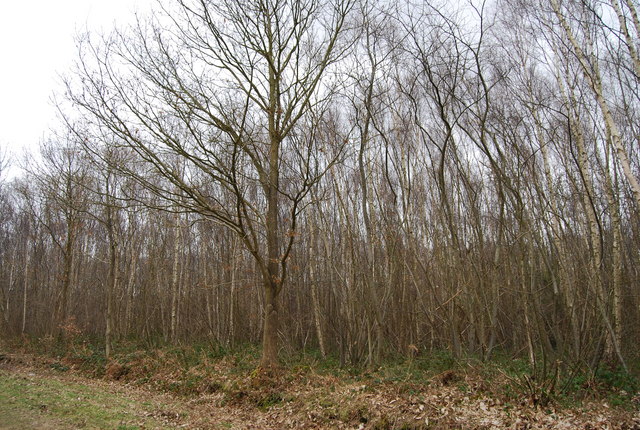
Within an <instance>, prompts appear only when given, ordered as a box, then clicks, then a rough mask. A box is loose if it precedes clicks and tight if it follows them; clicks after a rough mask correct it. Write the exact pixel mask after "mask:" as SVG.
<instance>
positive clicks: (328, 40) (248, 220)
mask: <svg viewBox="0 0 640 430" xmlns="http://www.w3.org/2000/svg"><path fill="white" fill-rule="evenodd" d="M351 8H352V2H351V1H350V0H339V1H335V2H322V1H315V0H308V1H302V2H299V1H293V0H291V1H267V0H264V1H258V2H252V3H250V4H241V3H238V2H235V1H222V2H215V3H214V2H209V1H206V0H193V1H187V0H184V1H180V2H179V5H178V7H176V8H175V9H169V8H168V7H167V8H165V9H163V10H162V12H161V13H158V14H157V15H156V16H155V17H154V18H153V19H151V20H149V21H139V22H138V23H137V25H136V26H135V27H134V28H131V29H129V31H126V32H119V33H116V34H114V35H113V37H111V38H110V39H108V40H105V41H103V43H101V44H98V45H96V44H94V43H92V42H91V41H90V40H89V39H86V40H84V41H83V42H82V46H81V57H80V61H79V63H78V68H77V72H76V78H77V81H74V82H69V85H68V89H69V97H70V99H71V101H72V102H73V103H74V104H75V105H76V106H77V107H79V108H80V110H81V112H82V113H83V114H84V115H87V117H88V118H89V120H90V121H92V122H93V123H94V126H95V129H96V132H97V133H98V132H99V133H104V136H108V135H109V134H112V135H114V136H116V137H117V140H118V141H119V142H120V143H118V145H123V146H126V147H129V148H132V149H133V150H134V151H135V152H136V153H137V154H138V156H139V157H140V159H141V161H142V163H143V166H142V167H140V168H139V170H135V171H134V170H133V169H132V170H129V171H127V172H126V173H127V174H129V175H132V176H134V177H135V178H136V179H138V180H139V181H140V182H141V183H143V184H144V185H145V186H146V187H147V188H148V189H150V190H152V191H153V192H154V193H156V194H157V195H160V196H162V197H163V198H165V199H166V200H167V201H169V202H172V204H176V205H178V206H179V207H180V210H187V211H195V212H197V213H199V214H201V215H204V216H206V217H208V218H210V219H213V220H215V221H216V222H219V223H221V224H223V225H225V226H227V227H228V228H230V229H232V230H233V231H235V232H236V233H237V234H239V236H240V238H241V240H242V242H243V244H244V245H245V247H246V249H247V250H248V251H249V252H250V253H251V255H253V257H254V258H255V260H256V262H257V264H258V266H259V268H260V272H261V273H262V279H263V286H264V294H265V309H264V329H263V358H262V366H264V367H270V366H274V365H276V363H277V351H278V346H277V340H278V318H279V317H278V314H279V312H280V309H279V305H278V296H279V294H280V291H281V289H282V285H283V282H284V281H285V278H286V276H287V260H288V257H289V254H290V252H291V250H292V246H293V243H294V239H295V237H296V228H297V220H298V215H299V213H300V211H301V210H302V207H303V205H302V202H303V199H304V198H305V196H306V195H307V194H308V192H309V190H310V188H311V187H312V185H313V184H314V183H316V182H317V181H318V179H319V178H320V177H321V176H322V175H323V173H324V172H325V171H326V169H327V167H328V166H329V165H331V164H332V163H333V162H334V161H335V160H336V159H337V156H338V155H339V154H340V152H341V150H340V147H341V146H342V145H344V141H338V142H321V141H319V139H318V136H317V130H318V128H319V127H322V124H323V122H324V121H325V116H326V112H327V111H328V110H329V109H330V108H331V105H330V103H331V101H332V99H333V97H334V95H335V83H334V82H332V81H331V80H330V79H327V78H328V77H329V72H330V71H331V69H332V68H334V67H336V62H337V60H339V59H340V58H341V57H342V56H343V54H344V52H345V49H346V48H347V47H348V46H349V43H348V41H347V40H346V39H345V37H344V35H345V34H346V32H347V31H348V28H347V25H348V23H347V17H348V15H349V12H350V10H351ZM325 146H332V147H333V149H331V150H328V151H324V147H325ZM88 149H89V150H91V148H90V147H89V148H88ZM326 154H330V155H329V156H326ZM172 157H178V158H180V160H181V162H180V163H181V164H182V165H183V166H184V167H183V169H180V170H183V171H182V172H179V171H178V170H177V169H175V168H174V166H175V164H174V163H172V162H171V158H172ZM149 170H151V171H153V172H155V174H159V175H160V176H162V177H164V178H165V180H166V184H167V186H162V185H159V184H158V182H155V181H152V180H151V179H150V178H149V177H148V176H145V175H144V174H143V173H142V172H146V171H149ZM209 183H213V184H215V187H209V188H207V187H205V185H206V184H209ZM224 202H231V204H225V203H224Z"/></svg>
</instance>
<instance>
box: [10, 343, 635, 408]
mask: <svg viewBox="0 0 640 430" xmlns="http://www.w3.org/2000/svg"><path fill="white" fill-rule="evenodd" d="M10 345H11V346H10V348H12V349H14V350H21V351H22V352H27V353H31V354H37V355H39V356H42V357H47V359H48V365H49V367H50V368H52V369H54V370H56V371H60V372H66V371H69V370H71V369H73V370H76V371H79V372H81V373H83V374H85V375H87V376H90V377H100V378H107V379H115V380H123V381H126V382H128V383H132V384H135V385H145V386H151V387H153V388H156V389H158V390H160V391H164V392H170V393H173V394H176V395H179V396H197V395H202V394H216V393H217V394H218V395H220V397H221V402H222V403H238V402H243V403H249V404H253V405H254V406H255V407H256V408H258V409H260V410H266V409H269V408H271V407H274V406H276V405H279V404H282V403H286V402H289V401H292V399H293V397H292V396H291V395H290V394H289V393H288V387H289V386H291V384H292V383H295V382H300V381H303V382H304V381H305V380H306V381H308V380H309V379H310V378H313V377H314V375H316V376H317V375H319V376H323V377H333V378H336V380H337V381H341V382H343V383H363V384H364V386H366V387H368V389H374V388H375V387H376V386H380V387H386V386H388V385H392V386H394V387H395V389H396V390H397V391H398V392H400V393H404V395H411V394H412V393H414V392H417V391H419V390H420V389H422V388H424V387H425V386H430V385H432V384H436V385H438V386H443V385H449V386H453V387H456V389H458V390H460V391H461V392H463V393H465V394H466V395H468V396H480V395H486V396H489V397H492V398H497V399H501V401H503V402H504V404H505V405H509V404H514V405H515V404H519V405H522V404H529V405H531V406H533V407H546V406H548V405H550V404H552V403H553V404H556V405H558V406H560V407H563V406H575V405H579V404H580V403H581V402H583V401H585V400H593V399H600V400H605V401H607V402H609V404H610V405H612V406H615V407H622V408H626V409H632V410H637V409H638V407H639V405H638V400H639V399H640V397H639V395H638V392H639V390H640V380H639V379H638V377H637V376H635V375H634V374H632V373H628V372H625V371H624V370H623V369H620V368H617V367H614V366H601V367H600V368H598V369H597V370H596V371H591V370H589V369H585V368H581V367H579V366H568V365H565V364H563V363H561V362H555V363H551V364H549V365H548V366H546V367H545V368H544V369H540V368H532V367H531V366H530V365H529V363H528V361H527V360H525V359H522V358H520V357H513V356H511V355H509V354H505V353H496V354H494V356H493V359H492V360H491V361H488V362H482V361H481V360H479V359H478V358H477V357H473V356H470V357H466V358H464V359H456V358H455V357H454V356H453V355H452V354H451V353H450V352H449V351H435V352H433V353H430V354H423V355H420V356H417V357H413V358H412V359H406V358H403V357H389V358H387V359H386V360H385V361H384V362H382V363H380V365H378V366H375V367H373V366H364V365H362V366H358V365H341V364H340V361H339V360H338V359H337V358H336V357H332V356H329V357H325V358H322V357H321V355H320V354H319V352H317V351H310V352H304V353H303V352H298V353H292V354H289V355H286V356H284V357H282V370H281V371H280V372H279V374H278V375H277V376H276V377H272V378H263V377H262V376H256V374H255V372H254V371H255V369H256V368H258V365H259V360H260V349H259V348H258V347H257V346H255V345H250V344H242V345H237V346H234V347H228V346H225V345H220V344H215V343H211V342H200V343H197V342H194V343H191V344H185V345H171V344H167V343H164V342H161V341H159V340H156V341H154V342H152V343H149V342H147V343H144V344H140V343H138V342H135V341H122V342H119V343H118V344H117V345H116V346H115V348H114V351H113V354H112V358H111V360H110V361H109V362H107V360H106V359H105V356H104V345H103V344H102V343H101V342H100V340H99V339H93V338H88V337H80V336H76V337H75V338H73V339H71V340H69V339H66V340H64V341H61V340H59V339H55V338H40V339H36V338H22V339H20V340H19V341H15V342H12V343H11V344H10ZM327 390H331V387H330V386H329V387H327ZM351 412H353V411H351ZM351 412H349V411H347V412H344V411H343V413H341V414H338V413H336V415H338V416H339V415H344V416H356V415H362V414H357V413H355V412H353V413H351ZM356 412H357V411H356Z"/></svg>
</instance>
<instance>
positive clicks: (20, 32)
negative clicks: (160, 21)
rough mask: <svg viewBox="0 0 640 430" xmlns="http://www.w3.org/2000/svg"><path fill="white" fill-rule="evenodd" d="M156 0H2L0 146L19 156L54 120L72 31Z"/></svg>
mask: <svg viewBox="0 0 640 430" xmlns="http://www.w3.org/2000/svg"><path fill="white" fill-rule="evenodd" d="M154 3H155V1H154V0H2V1H1V2H0V152H2V151H4V150H8V151H9V152H10V153H13V155H14V156H17V157H19V156H20V154H21V153H22V151H23V149H24V148H27V149H30V148H36V147H37V145H38V143H39V142H40V141H41V140H42V138H43V137H44V136H46V135H47V134H48V130H50V129H51V128H52V127H55V126H56V123H57V121H56V111H55V108H54V106H53V103H52V102H51V99H52V95H53V93H54V91H59V90H60V89H61V83H60V78H59V75H60V74H64V73H66V72H67V71H68V70H69V68H70V66H71V65H72V63H73V61H74V59H75V57H76V55H77V51H76V45H75V41H74V37H75V35H76V34H77V33H79V32H83V31H85V30H86V29H88V30H89V31H102V30H104V31H106V32H108V31H109V30H110V29H111V28H113V26H114V23H116V24H118V25H122V24H127V23H129V22H132V20H133V18H134V13H135V11H141V12H144V11H146V10H148V9H149V8H150V6H151V5H153V4H154Z"/></svg>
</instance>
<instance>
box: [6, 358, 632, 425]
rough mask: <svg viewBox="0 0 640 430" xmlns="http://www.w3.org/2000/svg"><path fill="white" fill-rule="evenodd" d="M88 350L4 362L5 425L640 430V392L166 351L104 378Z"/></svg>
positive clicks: (456, 369) (496, 375) (472, 371)
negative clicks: (567, 389)
mask: <svg viewBox="0 0 640 430" xmlns="http://www.w3.org/2000/svg"><path fill="white" fill-rule="evenodd" d="M79 355H80V354H76V355H75V356H74V355H66V356H64V357H59V358H47V357H46V356H42V355H34V354H25V353H17V352H16V353H7V354H2V355H0V429H28V428H34V429H69V428H89V429H122V430H124V429H155V428H188V429H265V430H266V429H378V430H382V429H405V430H408V429H585V430H596V429H640V405H639V404H638V400H639V398H638V393H627V392H625V391H624V390H620V389H618V390H615V389H610V390H609V391H608V392H607V393H605V394H602V393H601V394H599V395H595V394H594V395H586V396H585V395H584V393H583V394H581V395H580V400H578V399H572V398H571V396H563V397H560V396H557V397H554V398H550V399H548V403H547V402H546V400H545V401H544V402H541V398H540V396H541V395H542V394H543V390H542V388H540V390H538V391H536V389H531V388H528V387H529V386H531V387H533V386H534V385H535V384H524V383H522V384H521V383H520V382H518V380H516V379H515V377H512V376H509V374H508V372H506V371H501V370H496V369H493V370H490V371H488V370H487V367H486V366H482V367H475V366H471V365H466V364H465V365H456V366H453V367H452V369H447V370H443V371H440V372H438V373H433V372H431V373H430V374H429V375H428V376H424V378H423V379H420V380H418V379H416V377H415V372H414V371H415V370H416V369H415V367H417V365H415V364H412V366H409V367H407V366H406V365H404V366H403V367H402V368H401V370H399V369H400V368H399V369H396V370H393V371H390V369H389V368H387V369H378V370H374V371H363V372H358V373H353V372H351V373H350V372H347V371H345V373H337V372H335V371H333V370H332V371H325V370H324V368H322V366H319V365H314V364H313V363H311V364H309V363H305V364H300V363H298V364H295V365H293V364H291V363H289V364H285V366H284V368H283V370H281V371H280V372H279V373H277V374H271V375H265V374H262V373H259V372H256V371H253V370H251V368H250V366H251V364H253V361H252V360H251V359H247V360H244V359H243V358H242V357H243V356H242V355H235V356H224V357H216V358H209V359H206V358H205V359H203V358H202V357H201V356H200V357H201V358H200V359H199V360H198V361H197V362H196V361H194V360H193V356H189V355H186V354H184V353H183V354H176V353H175V351H174V352H167V351H164V350H157V351H154V352H152V353H148V352H145V353H142V352H131V353H129V354H127V355H123V356H122V357H121V359H120V362H116V361H114V362H112V363H110V364H108V365H106V366H102V367H104V371H103V372H98V373H95V372H94V370H95V369H94V370H91V368H90V367H88V366H87V363H86V357H85V362H83V361H82V360H81V359H79V358H78V356H79ZM123 363H124V364H123ZM285 369H286V370H285ZM92 372H94V373H92ZM422 373H424V372H422ZM525 380H526V378H525V379H520V381H525ZM518 387H520V388H518ZM592 392H595V391H592ZM534 403H538V404H534ZM540 403H546V404H545V405H544V406H542V405H540Z"/></svg>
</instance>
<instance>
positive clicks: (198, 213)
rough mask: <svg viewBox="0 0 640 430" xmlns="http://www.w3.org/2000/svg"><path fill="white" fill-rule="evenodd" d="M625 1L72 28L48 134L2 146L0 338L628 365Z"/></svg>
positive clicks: (636, 163) (634, 279) (632, 67)
mask: <svg viewBox="0 0 640 430" xmlns="http://www.w3.org/2000/svg"><path fill="white" fill-rule="evenodd" d="M638 9H639V6H638V3H637V1H635V0H486V1H485V0H468V1H463V2H440V3H439V2H420V1H413V0H406V1H405V0H401V1H398V2H387V1H372V0H300V1H297V0H255V1H250V2H237V1H235V0H219V1H209V0H177V1H173V2H158V4H157V6H156V8H155V10H154V12H153V13H151V14H149V15H146V16H140V17H138V18H137V20H136V23H135V24H134V25H131V26H129V27H125V28H115V29H113V31H110V32H107V33H105V34H80V35H78V39H77V43H78V56H77V60H76V63H75V66H74V67H73V69H71V70H68V71H64V91H61V92H60V93H59V94H56V96H55V97H56V101H57V105H58V108H59V112H60V124H59V128H57V129H56V130H54V131H52V132H51V134H50V135H49V136H48V137H47V138H46V139H44V140H43V141H42V142H41V143H40V146H39V150H38V153H37V154H31V155H30V156H29V157H26V158H25V159H11V160H10V159H9V158H8V157H6V156H5V157H4V158H3V159H2V163H1V168H2V173H3V175H2V176H1V178H2V179H1V182H0V205H1V208H2V209H1V211H0V333H1V334H2V337H3V338H5V339H14V340H15V339H18V340H20V339H22V341H24V342H26V341H27V339H50V340H51V342H60V343H61V344H65V342H66V340H67V339H69V338H78V337H82V338H84V339H92V341H96V342H99V343H100V345H102V348H104V355H105V357H106V360H109V359H110V357H111V356H112V354H113V351H115V350H117V348H118V345H121V344H124V343H126V342H138V343H139V344H140V345H158V344H169V345H188V344H195V343H198V342H206V343H207V344H209V345H216V347H225V348H234V347H239V346H242V345H254V346H256V347H259V348H260V349H259V350H260V351H261V352H260V359H259V362H258V365H259V366H260V367H261V368H277V367H278V366H279V364H280V363H281V362H282V357H285V356H288V355H290V354H294V353H299V352H301V351H314V353H315V354H317V355H318V357H320V359H321V360H324V359H326V360H335V361H337V362H338V363H339V364H340V365H343V366H364V367H369V368H373V367H375V366H378V365H380V364H381V363H384V362H385V360H389V359H390V358H394V359H395V358H398V357H400V358H404V359H407V360H413V359H416V358H418V357H429V356H431V355H433V354H439V353H441V352H442V351H446V352H447V353H448V354H451V356H452V357H454V358H456V359H457V358H462V357H474V358H475V359H477V360H479V361H481V362H488V361H491V360H492V359H493V357H494V356H496V355H499V356H502V357H504V356H505V355H506V356H509V357H515V358H519V359H523V360H525V361H526V362H527V363H528V364H529V366H530V367H531V369H544V370H540V371H541V372H542V371H544V372H547V374H549V373H553V372H557V371H558V369H563V370H561V371H565V372H566V371H567V369H587V370H591V371H595V370H596V369H599V368H602V367H603V366H611V367H612V368H617V369H621V371H623V372H630V373H634V372H635V373H636V374H637V372H639V371H640V368H639V367H640V365H639V364H638V363H639V362H640V358H639V356H638V348H637V341H638V339H640V290H639V287H640V272H639V271H638V267H639V266H640V264H639V263H640V218H639V211H638V209H639V208H640V154H639V151H640V86H639V85H638V84H639V81H640V53H639V50H640V19H639V15H638ZM10 169H12V170H15V169H18V170H19V171H20V173H19V174H14V175H8V174H7V173H8V172H9V170H10Z"/></svg>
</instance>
